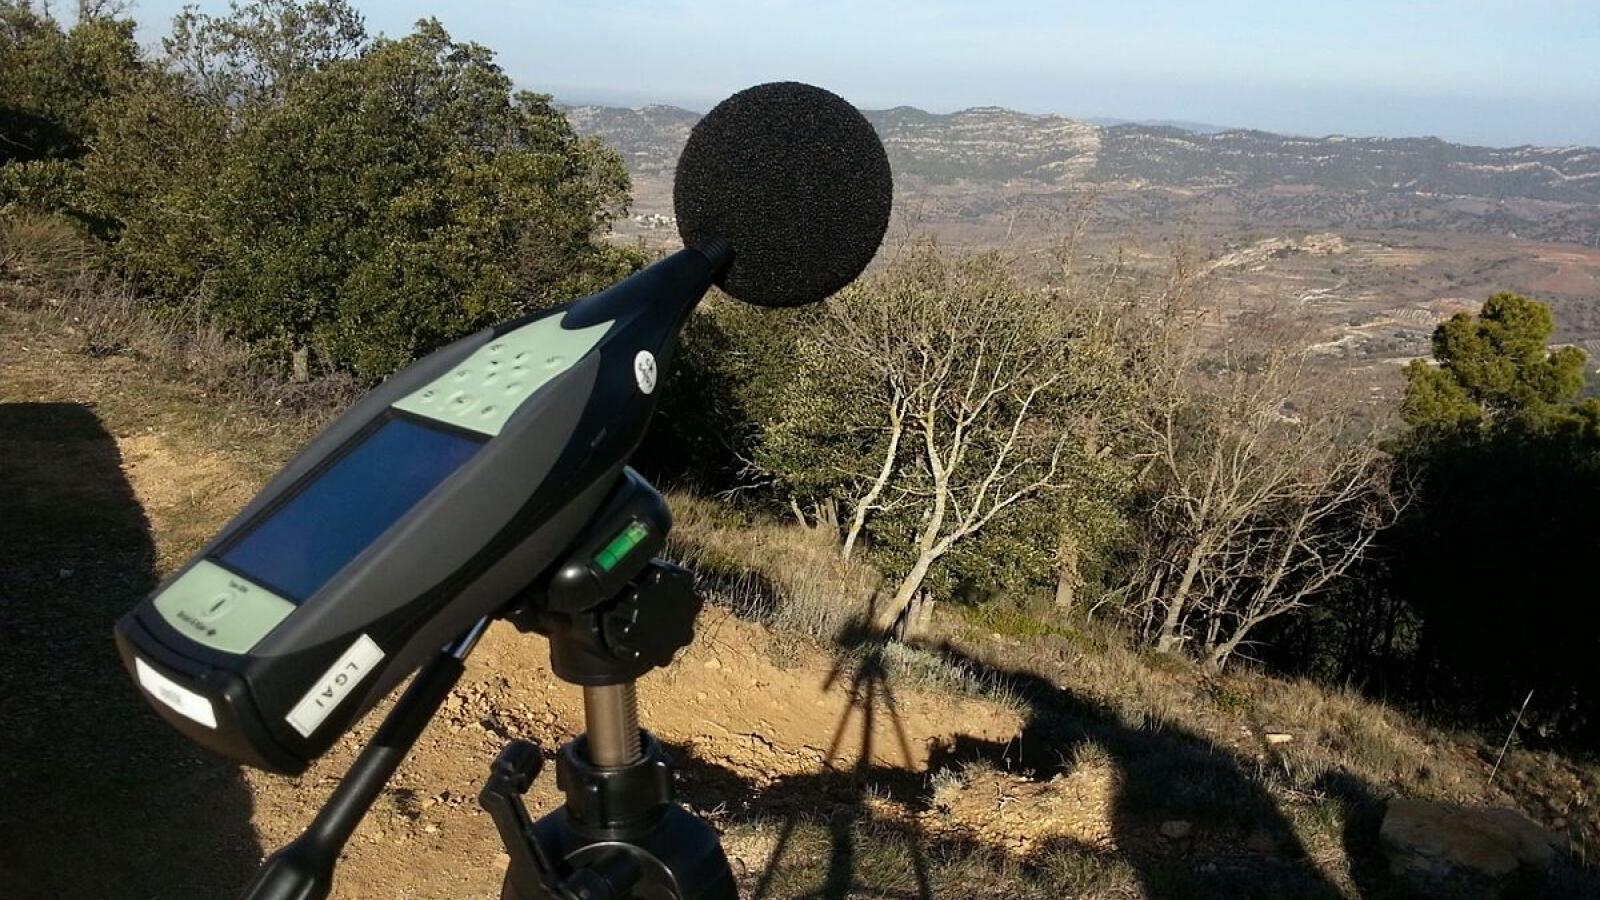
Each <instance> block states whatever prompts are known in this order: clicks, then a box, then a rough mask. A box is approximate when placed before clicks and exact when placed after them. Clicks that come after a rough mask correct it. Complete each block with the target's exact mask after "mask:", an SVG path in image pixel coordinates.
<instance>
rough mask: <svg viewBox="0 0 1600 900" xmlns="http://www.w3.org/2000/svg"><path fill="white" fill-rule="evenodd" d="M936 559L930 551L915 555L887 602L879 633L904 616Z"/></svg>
mask: <svg viewBox="0 0 1600 900" xmlns="http://www.w3.org/2000/svg"><path fill="white" fill-rule="evenodd" d="M937 559H938V557H937V556H935V555H934V553H933V552H932V551H931V550H925V551H923V552H922V553H919V554H918V555H917V561H916V562H915V563H914V564H912V566H911V571H909V572H907V573H906V577H904V578H902V579H900V586H899V587H898V588H896V589H895V592H894V597H893V598H892V599H891V600H890V601H889V610H888V612H887V613H886V614H885V615H884V617H883V618H882V620H881V621H880V622H879V623H878V627H879V630H880V631H884V632H887V631H889V629H891V628H893V627H894V624H895V623H896V622H898V621H900V618H901V617H902V616H904V615H905V614H906V609H907V607H908V606H910V605H911V601H912V600H913V599H914V598H915V597H916V596H917V592H918V591H920V590H921V589H922V582H923V581H924V580H926V579H927V577H928V570H929V569H931V568H933V564H934V562H935V561H936V560H937Z"/></svg>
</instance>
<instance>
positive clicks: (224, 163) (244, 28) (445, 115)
mask: <svg viewBox="0 0 1600 900" xmlns="http://www.w3.org/2000/svg"><path fill="white" fill-rule="evenodd" d="M88 175H89V182H90V184H91V187H92V189H93V192H94V197H95V200H96V201H97V203H98V204H99V206H98V209H99V211H101V212H102V213H103V214H104V215H105V216H106V217H107V218H108V219H111V220H114V221H116V222H118V223H120V228H119V229H118V231H117V234H116V246H115V254H116V257H117V259H118V261H119V262H120V264H121V266H122V267H123V269H124V270H125V271H126V272H128V273H129V274H130V275H131V276H133V277H134V278H135V279H136V280H137V281H138V282H139V283H141V284H142V285H144V286H145V287H147V288H148V289H150V290H152V291H154V292H156V293H157V294H158V295H160V296H163V297H165V298H168V299H169V300H171V301H174V302H188V301H190V300H191V298H192V299H193V301H194V302H196V303H198V305H199V308H200V310H201V311H202V312H203V313H204V314H206V315H208V316H210V317H212V318H214V319H216V320H217V321H219V322H221V323H222V324H223V325H224V326H226V327H227V328H228V329H229V330H230V331H232V332H233V333H235V334H237V335H239V336H241V337H243V338H245V339H247V340H249V341H252V342H254V343H255V344H256V346H258V347H259V348H261V350H262V352H263V353H265V354H268V355H270V356H272V357H274V358H278V359H288V358H290V357H294V358H297V359H300V360H305V359H307V358H308V357H309V359H310V360H313V361H320V362H321V363H323V364H325V365H330V366H334V367H338V368H343V369H349V370H353V371H355V372H357V373H359V374H361V375H363V376H366V377H369V378H377V377H381V376H383V375H385V374H387V373H389V372H391V371H394V370H395V369H396V368H398V367H400V366H402V365H404V364H405V363H406V362H407V361H409V360H410V359H412V358H414V357H415V356H416V355H418V354H420V353H423V352H426V351H428V350H430V349H432V348H434V347H436V346H438V345H439V344H441V343H444V342H446V341H448V340H451V339H453V338H455V337H458V336H460V335H462V334H465V333H467V332H469V331H472V330H474V329H477V328H480V327H483V326H485V325H487V324H490V323H492V322H495V321H499V320H502V319H505V318H507V317H509V316H512V315H514V314H516V313H518V312H521V311H524V310H526V309H528V308H533V307H537V306H540V305H545V304H548V303H551V302H554V301H558V300H564V299H568V298H570V297H572V296H575V295H578V294H581V293H583V292H585V291H588V290H591V289H594V288H596V287H598V286H600V285H602V284H604V283H606V282H609V281H610V280H613V279H614V278H616V277H617V276H618V275H620V274H623V273H625V272H627V271H628V270H629V269H630V268H632V267H634V266H636V265H637V264H638V262H639V260H638V257H637V255H636V254H633V253H630V252H626V251H624V250H621V249H618V248H615V247H612V246H610V245H609V244H607V243H606V242H605V241H604V240H603V232H604V230H605V229H606V227H607V226H608V223H609V222H610V221H611V219H612V218H613V217H615V216H616V215H618V214H620V213H621V212H622V211H623V210H624V208H625V204H626V202H627V195H628V180H627V176H626V173H625V171H624V170H623V168H622V165H621V162H620V160H619V159H618V158H617V156H616V155H615V154H614V153H612V152H610V151H608V150H606V149H605V148H604V147H603V146H602V145H600V144H599V143H598V142H597V141H594V140H591V139H583V138H579V137H578V136H577V135H576V134H574V132H573V131H572V130H571V127H570V126H569V124H568V123H567V121H566V119H565V117H563V116H562V115H561V113H560V112H559V111H558V110H556V109H555V108H554V107H553V106H552V105H551V103H550V98H548V97H546V96H542V95H538V94H532V93H526V92H522V93H518V92H514V91H513V90H512V85H511V81H510V79H509V77H507V76H506V74H505V73H504V72H503V71H502V70H501V69H500V68H499V67H498V66H497V65H496V64H495V63H494V60H493V54H492V53H491V52H490V51H489V50H487V49H486V48H484V47H482V46H479V45H476V44H465V43H459V42H456V41H453V40H452V39H451V38H450V36H449V35H448V34H447V33H446V32H445V30H444V29H443V27H442V26H440V25H439V23H438V22H436V21H432V20H425V21H423V22H420V23H418V25H417V27H416V31H415V32H414V33H413V34H411V35H408V36H406V37H404V38H400V39H394V40H391V39H378V40H368V39H367V38H366V37H365V35H364V33H362V31H361V29H360V19H359V17H358V16H356V14H355V13H354V12H352V11H351V10H350V9H349V8H348V6H347V5H346V4H344V3H342V2H330V3H305V4H302V3H294V2H290V0H268V2H261V3H252V4H248V5H243V6H235V7H234V10H233V12H232V13H231V14H230V15H229V16H228V17H226V18H223V19H215V18H210V17H206V16H202V15H199V14H197V13H194V12H193V11H189V12H186V13H185V14H184V15H182V16H180V17H179V21H178V23H177V26H176V28H175V31H174V35H173V37H172V38H171V39H170V40H169V41H168V43H167V58H166V60H165V66H164V67H163V69H162V71H160V72H159V73H155V74H153V75H152V76H151V77H149V78H147V79H145V81H144V82H143V84H142V85H141V89H140V90H139V91H137V92H135V94H134V95H133V96H131V97H129V98H128V99H127V101H126V102H124V103H121V104H119V105H118V107H117V109H116V110H115V111H113V113H112V114H111V115H109V116H108V117H107V120H106V121H105V123H104V125H103V137H102V140H101V141H100V146H99V147H97V149H96V152H95V153H94V154H93V155H92V156H91V158H90V160H89V167H88Z"/></svg>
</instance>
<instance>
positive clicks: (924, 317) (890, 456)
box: [766, 243, 1127, 624]
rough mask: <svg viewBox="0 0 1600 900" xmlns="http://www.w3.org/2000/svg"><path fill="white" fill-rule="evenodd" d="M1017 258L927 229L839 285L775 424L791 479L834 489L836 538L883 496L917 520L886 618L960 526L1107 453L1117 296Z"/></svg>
mask: <svg viewBox="0 0 1600 900" xmlns="http://www.w3.org/2000/svg"><path fill="white" fill-rule="evenodd" d="M1008 265H1009V263H1008V261H1007V260H1005V259H1003V258H1001V257H999V256H997V255H992V254H991V255H985V256H975V257H966V258H957V257H953V256H950V255H947V254H944V253H942V252H941V251H940V250H939V249H938V248H937V247H936V246H934V245H932V244H928V243H924V244H919V245H916V246H915V247H913V248H911V249H910V251H909V252H906V253H904V254H903V255H902V257H901V258H900V259H899V261H897V262H896V263H895V264H893V265H892V266H891V267H890V268H889V269H888V270H886V271H885V272H882V273H879V274H878V275H876V276H873V277H870V278H868V279H866V280H865V281H863V282H861V283H859V284H858V285H857V286H855V287H853V288H852V289H850V290H848V291H846V293H845V294H843V295H841V296H840V297H839V298H837V299H836V300H834V301H830V302H829V303H828V304H827V305H826V306H825V307H824V309H823V310H821V311H820V312H819V313H817V315H818V320H817V321H816V322H814V323H812V327H810V328H808V329H806V330H805V331H804V332H803V334H804V335H805V337H804V338H803V339H802V340H803V343H804V345H805V346H802V347H799V348H797V349H796V356H797V360H798V368H799V369H800V370H801V371H800V372H798V373H797V377H796V378H795V379H794V381H793V383H792V385H791V387H790V391H791V396H790V397H789V398H788V400H787V401H786V403H785V404H784V407H785V409H786V410H787V411H788V415H786V416H785V417H784V418H785V421H783V422H781V423H776V424H775V425H774V426H773V427H772V428H771V429H769V431H768V434H767V436H766V437H767V440H766V445H767V455H766V459H767V461H768V462H769V463H773V462H776V463H777V467H779V468H782V469H785V470H787V471H788V472H789V473H790V475H789V478H788V480H789V481H790V482H791V483H795V484H805V483H806V479H807V478H814V479H815V480H814V481H812V482H811V483H810V484H811V486H812V487H813V490H814V493H821V492H826V493H827V494H828V496H829V497H830V498H832V499H836V500H837V501H838V502H839V503H840V505H841V507H842V509H843V512H844V513H845V515H842V516H841V519H842V520H843V524H842V526H841V527H842V531H843V533H842V535H841V538H842V544H841V552H842V553H844V554H846V555H848V554H850V553H851V552H853V551H854V550H855V549H856V548H857V547H858V546H859V544H860V542H861V539H862V536H863V535H864V534H865V533H867V532H868V531H869V530H870V526H871V523H872V522H873V521H875V519H876V518H877V517H879V516H882V515H883V514H884V513H886V512H890V511H893V512H895V513H896V514H898V515H899V516H900V518H899V519H897V521H904V522H907V523H909V524H908V525H907V527H906V529H905V532H904V533H903V535H901V536H899V540H901V541H903V543H904V547H903V550H904V552H903V554H902V557H903V559H904V560H905V563H904V566H905V568H904V571H903V573H902V574H901V575H900V578H899V580H898V582H897V583H896V585H895V587H894V590H893V594H892V596H891V598H890V600H889V602H888V603H887V604H886V605H885V608H884V609H885V616H884V620H885V624H887V623H888V622H892V621H894V620H896V619H899V618H901V617H903V615H904V614H905V611H906V609H907V607H908V605H909V604H911V602H912V600H913V598H915V597H916V596H917V595H918V592H919V591H920V590H921V589H922V587H923V584H924V582H925V580H926V579H927V577H928V575H929V573H930V571H931V570H932V569H933V568H934V567H935V566H936V565H938V564H939V562H940V561H941V560H942V559H944V558H945V557H946V556H947V555H949V554H950V553H951V552H952V551H953V550H955V549H956V548H957V547H958V546H960V545H961V544H962V543H963V542H965V541H968V540H970V539H971V538H972V537H973V536H974V535H977V534H979V533H981V532H983V531H984V530H985V529H988V528H991V527H992V526H993V525H994V523H995V522H996V521H998V520H1001V519H1002V518H1003V517H1005V516H1006V515H1007V514H1008V513H1009V512H1011V511H1013V510H1016V509H1018V508H1019V507H1020V506H1021V505H1023V504H1027V503H1030V502H1033V501H1036V500H1038V499H1039V498H1041V497H1044V496H1046V495H1050V494H1053V493H1055V492H1057V491H1059V490H1061V489H1062V488H1064V487H1067V486H1069V485H1072V484H1074V483H1078V482H1080V481H1082V480H1084V479H1086V478H1087V477H1088V473H1089V470H1090V469H1092V468H1094V467H1096V466H1104V465H1107V464H1108V463H1107V456H1108V453H1107V449H1108V446H1109V440H1108V439H1107V438H1106V437H1105V433H1106V432H1108V431H1109V430H1110V429H1111V427H1112V423H1113V420H1114V418H1115V417H1114V416H1111V415H1108V412H1107V411H1108V408H1109V407H1112V406H1115V404H1112V403H1110V402H1109V401H1108V399H1107V398H1108V397H1110V396H1112V395H1113V394H1115V393H1116V392H1117V391H1119V390H1120V389H1121V388H1120V385H1121V383H1122V382H1123V381H1125V380H1126V377H1127V375H1126V366H1125V362H1126V356H1125V354H1124V353H1123V352H1122V351H1121V350H1120V348H1118V347H1116V346H1115V335H1116V333H1117V330H1118V329H1119V328H1120V327H1121V324H1122V318H1121V316H1122V313H1123V312H1124V311H1125V309H1124V307H1122V306H1119V305H1118V303H1120V302H1121V301H1120V299H1119V300H1116V301H1115V302H1113V297H1112V294H1111V293H1110V292H1105V293H1103V294H1101V295H1098V296H1079V295H1075V294H1073V292H1072V291H1071V290H1070V289H1068V288H1066V287H1063V286H1055V287H1038V286H1029V285H1025V284H1023V283H1022V282H1020V281H1018V280H1017V279H1015V278H1014V277H1013V276H1012V275H1011V274H1010V273H1009V271H1008ZM1113 281H1114V279H1113ZM802 470H803V471H802ZM1044 539H1045V540H1050V539H1052V538H1050V537H1049V536H1046V537H1045V538H1044Z"/></svg>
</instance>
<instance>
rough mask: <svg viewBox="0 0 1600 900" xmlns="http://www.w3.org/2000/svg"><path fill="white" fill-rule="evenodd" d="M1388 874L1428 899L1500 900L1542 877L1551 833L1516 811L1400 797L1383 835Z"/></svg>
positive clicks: (1393, 804) (1550, 855) (1388, 814)
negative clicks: (1514, 885)
mask: <svg viewBox="0 0 1600 900" xmlns="http://www.w3.org/2000/svg"><path fill="white" fill-rule="evenodd" d="M1379 836H1380V837H1381V839H1382V841H1383V850H1384V853H1385V855H1386V856H1387V857H1388V859H1389V868H1390V871H1392V872H1393V873H1394V875H1395V877H1396V878H1398V879H1400V880H1401V881H1403V882H1405V883H1406V884H1407V885H1409V886H1410V887H1411V888H1412V890H1414V891H1416V892H1417V893H1418V894H1421V895H1422V896H1425V897H1438V898H1451V900H1456V898H1461V900H1494V898H1498V897H1501V896H1502V895H1503V894H1504V892H1505V891H1506V890H1507V889H1508V888H1509V887H1510V886H1511V885H1512V883H1513V882H1516V881H1518V880H1523V879H1530V880H1538V879H1540V878H1542V877H1543V875H1544V873H1545V871H1546V870H1547V869H1548V868H1549V866H1550V863H1551V861H1552V860H1553V859H1554V857H1555V847H1556V844H1555V840H1554V838H1552V837H1551V835H1550V834H1549V832H1547V831H1545V830H1544V829H1543V828H1540V827H1539V826H1538V825H1535V824H1534V823H1533V822H1531V821H1529V820H1528V819H1527V817H1525V816H1523V815H1522V814H1521V813H1519V812H1517V811H1516V810H1512V809H1491V808H1473V807H1465V806H1456V805H1453V804H1449V803H1434V802H1431V801H1427V800H1413V799H1408V798H1398V799H1395V800H1391V801H1389V808H1388V810H1387V811H1386V812H1385V813H1384V816H1383V826H1382V828H1381V829H1380V831H1379Z"/></svg>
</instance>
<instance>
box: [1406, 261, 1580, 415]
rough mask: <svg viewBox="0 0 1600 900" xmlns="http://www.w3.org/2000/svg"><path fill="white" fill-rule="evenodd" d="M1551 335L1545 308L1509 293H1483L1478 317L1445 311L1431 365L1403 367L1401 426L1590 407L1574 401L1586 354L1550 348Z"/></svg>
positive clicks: (1552, 326)
mask: <svg viewBox="0 0 1600 900" xmlns="http://www.w3.org/2000/svg"><path fill="white" fill-rule="evenodd" d="M1554 333H1555V319H1554V318H1553V317H1552V316H1551V315H1550V308H1549V307H1547V306H1545V305H1544V304H1542V303H1538V302H1536V301H1533V300H1529V299H1527V298H1526V297H1521V296H1518V295H1517V294H1511V293H1500V294H1495V295H1494V296H1493V297H1490V298H1489V299H1488V301H1487V302H1485V303H1484V304H1483V309H1482V310H1481V311H1480V312H1479V313H1478V314H1477V315H1470V314H1468V313H1457V314H1456V315H1454V316H1452V317H1450V319H1449V321H1447V322H1445V323H1444V324H1442V325H1440V326H1439V327H1438V328H1437V329H1436V330H1435V331H1434V335H1433V357H1434V361H1435V364H1429V363H1428V362H1425V361H1423V360H1416V361H1413V362H1412V363H1411V364H1410V365H1408V366H1407V367H1406V393H1405V400H1404V402H1403V404H1402V406H1401V413H1402V415H1403V416H1404V417H1405V421H1406V424H1408V425H1410V426H1412V427H1413V428H1415V429H1418V430H1419V431H1420V432H1422V433H1424V434H1428V435H1437V434H1442V433H1448V432H1452V431H1457V430H1460V429H1463V428H1483V427H1487V426H1490V425H1493V424H1496V423H1504V422H1506V421H1507V420H1516V421H1520V422H1522V423H1524V424H1532V425H1548V424H1552V423H1554V422H1555V421H1557V420H1561V419H1563V418H1566V419H1569V420H1570V417H1572V416H1574V415H1578V414H1580V409H1582V408H1585V407H1588V406H1589V405H1590V404H1589V403H1586V404H1580V405H1576V406H1575V405H1574V401H1576V399H1577V397H1578V394H1579V392H1580V391H1582V389H1583V380H1584V371H1583V368H1584V364H1585V361H1586V356H1585V354H1584V352H1583V351H1582V350H1580V349H1578V348H1577V347H1561V348H1559V349H1556V350H1554V351H1552V350H1550V349H1549V343H1550V337H1551V335H1552V334H1554ZM1591 403H1592V401H1591ZM1581 414H1583V415H1588V414H1590V413H1581Z"/></svg>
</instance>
